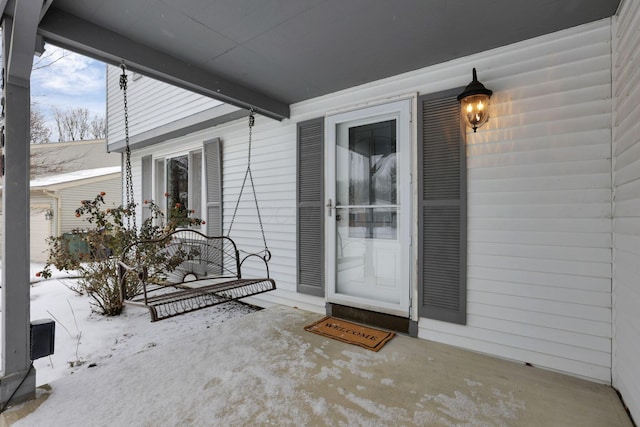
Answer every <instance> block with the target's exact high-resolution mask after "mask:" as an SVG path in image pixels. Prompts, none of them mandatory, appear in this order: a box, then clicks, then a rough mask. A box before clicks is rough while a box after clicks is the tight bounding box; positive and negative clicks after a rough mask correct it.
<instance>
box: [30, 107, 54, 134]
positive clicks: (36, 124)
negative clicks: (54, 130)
mask: <svg viewBox="0 0 640 427" xmlns="http://www.w3.org/2000/svg"><path fill="white" fill-rule="evenodd" d="M30 128H31V133H30V138H29V142H31V144H46V143H48V142H51V140H50V138H51V129H49V127H48V126H47V123H46V120H45V117H44V114H42V111H40V108H39V107H38V104H36V103H32V104H31V124H30Z"/></svg>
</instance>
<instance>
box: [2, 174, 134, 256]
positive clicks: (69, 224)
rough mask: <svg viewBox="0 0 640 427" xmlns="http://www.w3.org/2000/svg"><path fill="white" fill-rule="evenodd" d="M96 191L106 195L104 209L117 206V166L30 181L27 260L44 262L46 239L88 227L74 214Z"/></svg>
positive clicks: (119, 181)
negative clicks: (29, 254)
mask: <svg viewBox="0 0 640 427" xmlns="http://www.w3.org/2000/svg"><path fill="white" fill-rule="evenodd" d="M100 192H105V193H106V194H105V196H104V199H105V203H106V205H107V206H118V205H120V203H121V201H122V178H121V174H120V166H111V167H104V168H96V169H85V170H81V171H75V172H68V173H63V174H56V175H50V176H47V177H42V178H36V179H33V180H32V181H31V198H30V200H31V201H30V206H31V217H30V226H31V227H30V228H31V233H30V237H29V240H30V253H31V261H33V262H41V263H44V262H46V261H47V257H48V252H47V251H48V247H49V246H48V244H47V239H48V238H49V237H51V236H61V235H63V234H64V233H69V232H71V231H72V230H74V229H82V228H84V227H87V225H89V224H87V223H86V222H85V221H84V220H83V219H82V218H76V216H75V211H76V209H77V208H79V207H80V201H81V200H85V199H88V200H92V199H93V198H94V197H95V196H96V195H97V194H98V193H100ZM0 197H2V193H1V188H0ZM0 215H1V213H0Z"/></svg>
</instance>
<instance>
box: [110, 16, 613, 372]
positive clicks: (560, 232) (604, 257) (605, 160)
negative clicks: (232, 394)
mask: <svg viewBox="0 0 640 427" xmlns="http://www.w3.org/2000/svg"><path fill="white" fill-rule="evenodd" d="M610 30H611V27H610V20H603V21H600V22H596V23H592V24H588V25H584V26H581V27H578V28H575V29H571V30H567V31H563V32H560V33H556V34H551V35H548V36H543V37H540V38H537V39H533V40H528V41H525V42H522V43H517V44H514V45H510V46H506V47H502V48H498V49H494V50H491V51H488V52H484V53H481V54H477V55H473V56H471V57H467V58H462V59H459V60H456V61H451V62H448V63H444V64H439V65H436V66H433V67H429V68H426V69H422V70H417V71H414V72H410V73H406V74H403V75H401V76H395V77H393V78H389V79H384V80H381V81H377V82H373V83H370V84H366V85H362V86H359V87H355V88H351V89H349V90H345V91H342V92H338V93H334V94H330V95H326V96H323V97H320V98H317V99H313V100H309V101H305V102H301V103H299V104H295V105H292V106H291V119H289V120H284V121H283V122H280V123H279V122H274V121H271V120H268V119H264V118H261V117H259V118H258V119H257V122H256V126H255V128H254V133H253V149H254V151H253V157H252V170H253V177H254V180H255V183H256V191H257V194H258V197H259V203H260V207H261V213H262V218H263V222H264V228H265V233H266V237H267V242H268V244H269V248H270V249H271V251H272V253H273V259H272V261H271V263H270V266H271V273H272V276H273V277H274V278H275V279H276V282H277V283H278V291H276V292H274V293H269V294H265V295H264V296H263V297H261V301H263V302H266V303H284V304H289V305H297V306H300V307H305V308H312V309H314V310H315V311H321V310H322V307H323V304H324V300H323V299H321V298H312V297H309V296H306V295H301V294H297V293H296V283H295V280H296V274H295V273H296V270H295V265H296V256H295V248H296V244H295V243H296V242H295V239H296V235H295V224H296V213H295V180H296V174H295V172H296V156H295V153H296V145H295V139H296V138H295V137H296V128H295V124H296V123H298V122H301V121H304V120H307V119H312V118H316V117H319V116H324V115H326V114H331V113H335V112H337V111H344V110H348V109H355V108H361V107H364V106H366V105H371V104H373V103H380V102H384V101H385V100H388V99H393V98H396V97H400V96H405V97H406V96H407V95H415V94H416V93H425V94H426V93H432V92H437V91H440V90H445V89H450V88H453V87H460V86H464V85H466V84H467V83H468V82H469V80H470V77H471V68H472V67H477V68H478V74H479V77H480V80H481V81H482V82H483V83H484V84H485V85H486V86H487V87H489V88H491V89H493V90H494V96H493V98H492V103H493V105H492V118H491V119H490V120H489V122H488V123H487V125H485V127H483V128H481V129H480V130H479V132H478V133H477V134H472V133H469V139H468V147H467V155H468V167H469V174H468V183H469V186H468V188H469V190H468V191H469V220H468V236H469V265H468V287H469V296H468V300H469V305H468V314H469V316H468V324H467V325H466V326H461V325H452V324H448V323H444V322H438V321H432V320H428V319H420V323H419V336H420V337H423V338H429V339H433V340H437V341H441V342H445V343H449V344H453V345H458V346H462V347H465V348H469V349H473V350H477V351H481V352H485V353H489V354H493V355H497V356H500V357H505V358H510V359H514V360H518V361H522V362H529V363H532V364H534V365H537V366H542V367H546V368H550V369H555V370H559V371H564V372H568V373H571V374H574V375H578V376H582V377H586V378H591V379H595V380H598V381H602V382H609V381H610V379H611V275H612V272H611V245H612V240H611V233H612V223H611V215H612V211H611V185H612V183H611V121H612V118H611V32H610ZM116 90H117V88H116ZM171 110H172V112H175V111H176V109H175V108H172V109H171ZM173 119H175V118H173ZM215 137H219V138H220V139H221V141H222V149H223V183H224V190H223V203H224V206H223V212H224V229H225V231H226V230H227V229H228V227H229V223H230V221H231V217H232V215H233V209H234V207H235V202H236V199H237V196H238V193H239V190H240V186H241V184H242V179H243V176H244V172H245V170H246V156H247V138H248V129H247V124H246V120H242V121H237V122H234V123H229V124H225V125H222V126H218V127H216V128H212V129H208V130H205V131H201V132H196V133H193V134H190V135H187V136H184V137H181V138H178V139H175V140H171V141H167V142H166V143H162V144H158V145H155V146H153V147H152V148H146V149H142V150H139V151H136V153H135V154H134V162H133V163H134V177H139V167H140V165H139V164H140V159H141V157H142V156H144V155H149V154H151V155H153V156H156V157H163V156H168V155H172V154H178V153H180V152H182V153H184V152H187V151H189V150H193V149H195V148H199V147H201V146H202V143H203V142H204V141H206V140H208V139H211V138H215ZM414 167H415V165H414ZM247 190H248V189H245V191H247ZM136 191H137V192H138V194H140V193H139V192H140V188H139V185H138V186H137V187H136ZM231 235H232V237H233V238H234V239H235V240H236V241H237V242H238V245H239V247H241V248H243V249H247V250H260V249H262V241H261V239H260V231H259V225H258V222H257V218H256V215H255V208H254V205H253V203H252V200H251V193H250V192H249V191H247V193H246V194H245V198H244V199H243V201H242V202H241V204H240V207H239V210H238V213H237V216H236V222H235V224H234V226H233V231H232V233H231ZM253 273H256V274H259V273H258V269H257V267H256V268H255V270H254V267H253V266H250V268H249V274H253Z"/></svg>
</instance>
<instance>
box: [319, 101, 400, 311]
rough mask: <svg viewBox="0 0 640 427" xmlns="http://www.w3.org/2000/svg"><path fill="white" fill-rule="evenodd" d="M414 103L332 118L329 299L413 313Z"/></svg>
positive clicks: (329, 129)
mask: <svg viewBox="0 0 640 427" xmlns="http://www.w3.org/2000/svg"><path fill="white" fill-rule="evenodd" d="M409 120H410V102H409V101H408V100H406V101H399V102H394V103H391V104H385V105H381V106H376V107H370V108H367V109H363V110H358V111H353V112H349V113H344V114H339V115H335V116H330V117H328V118H327V129H326V135H327V157H326V158H327V162H326V164H327V166H326V168H327V171H326V172H327V173H326V177H327V182H326V187H325V188H326V189H327V190H326V201H327V210H326V215H327V227H326V240H327V244H326V248H327V260H329V262H328V266H327V269H328V274H327V277H328V279H329V280H328V299H329V301H330V302H334V303H338V304H345V305H349V306H356V307H359V308H365V309H369V310H374V311H379V312H387V313H391V314H399V315H405V316H406V315H408V310H409V289H410V286H409V281H410V276H411V275H410V224H409V219H410V200H411V183H410V178H411V174H410V162H409V158H410V156H409V149H410V142H409V141H410V135H409Z"/></svg>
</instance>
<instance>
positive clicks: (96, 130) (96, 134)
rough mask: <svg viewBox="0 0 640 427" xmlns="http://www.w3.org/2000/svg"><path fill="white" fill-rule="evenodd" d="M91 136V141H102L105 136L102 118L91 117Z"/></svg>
mask: <svg viewBox="0 0 640 427" xmlns="http://www.w3.org/2000/svg"><path fill="white" fill-rule="evenodd" d="M91 135H92V136H93V139H103V138H105V137H106V136H107V124H106V122H105V120H104V116H93V120H91Z"/></svg>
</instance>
